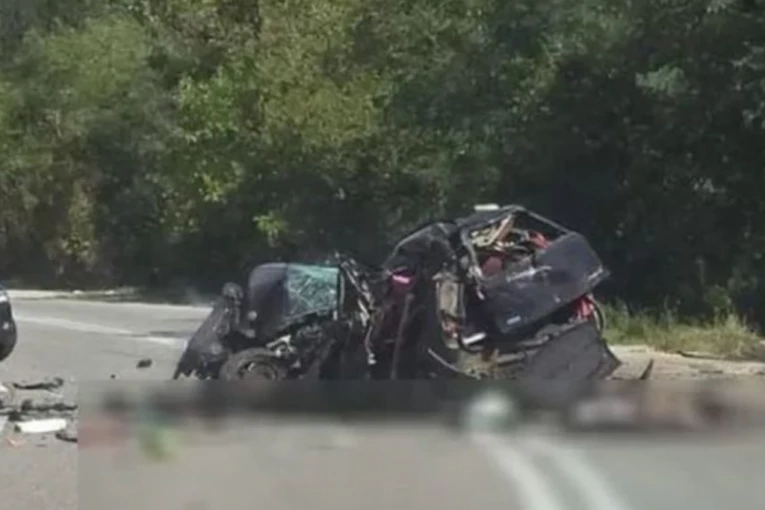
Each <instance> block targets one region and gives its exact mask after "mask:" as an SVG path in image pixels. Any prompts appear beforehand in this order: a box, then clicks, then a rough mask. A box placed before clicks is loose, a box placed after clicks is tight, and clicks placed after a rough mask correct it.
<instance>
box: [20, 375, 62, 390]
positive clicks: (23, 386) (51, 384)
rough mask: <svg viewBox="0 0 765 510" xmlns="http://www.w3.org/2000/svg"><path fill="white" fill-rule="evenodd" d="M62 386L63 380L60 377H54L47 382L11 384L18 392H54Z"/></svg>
mask: <svg viewBox="0 0 765 510" xmlns="http://www.w3.org/2000/svg"><path fill="white" fill-rule="evenodd" d="M63 385H64V380H63V379H62V378H61V377H54V378H53V379H51V380H49V381H41V382H37V383H13V387H14V388H16V389H19V390H48V391H50V390H55V389H58V388H61V387H62V386H63Z"/></svg>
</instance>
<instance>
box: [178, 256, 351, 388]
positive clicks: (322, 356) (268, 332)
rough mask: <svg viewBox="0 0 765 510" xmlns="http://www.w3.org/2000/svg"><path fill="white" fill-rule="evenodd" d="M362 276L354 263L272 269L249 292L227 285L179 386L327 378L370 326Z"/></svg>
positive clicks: (182, 368)
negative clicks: (359, 283) (363, 325)
mask: <svg viewBox="0 0 765 510" xmlns="http://www.w3.org/2000/svg"><path fill="white" fill-rule="evenodd" d="M354 271H356V269H355V267H353V266H352V262H351V261H343V262H341V263H340V264H337V265H334V266H332V265H311V264H297V263H281V262H280V263H266V264H261V265H259V266H257V267H255V268H254V269H253V270H252V271H251V272H250V275H249V278H248V280H247V282H246V283H245V285H244V286H240V285H238V284H235V283H227V284H226V285H225V286H224V287H223V290H222V292H221V296H220V297H219V299H218V301H217V302H216V303H215V305H214V306H213V309H212V311H211V312H210V314H209V315H208V317H207V318H206V319H205V321H204V322H203V323H202V324H201V325H200V327H199V328H198V330H197V331H196V333H195V334H194V335H193V336H192V338H191V339H190V340H189V342H188V344H187V346H186V350H185V352H184V353H183V355H182V356H181V359H180V360H179V362H178V365H177V368H176V372H175V374H174V376H173V378H174V379H177V378H178V377H180V376H182V375H185V376H190V375H194V376H197V377H199V378H201V379H241V378H245V376H247V375H248V374H246V373H244V372H248V373H249V375H251V376H253V377H259V378H266V379H291V378H303V377H310V376H312V375H313V376H321V375H322V371H323V370H325V369H326V362H327V361H328V360H329V359H330V358H331V357H332V356H335V358H336V357H337V356H338V355H339V351H340V350H342V349H341V347H344V346H345V345H346V343H347V342H348V341H349V339H348V337H349V335H351V334H352V333H353V332H354V327H357V325H358V324H359V323H360V321H363V320H364V318H363V314H364V304H363V303H364V301H363V296H362V295H361V293H360V291H359V290H358V289H357V288H356V286H355V282H356V280H357V277H356V276H355V273H354ZM362 292H363V290H362ZM350 350H351V349H345V350H344V351H343V354H345V353H346V352H348V351H350Z"/></svg>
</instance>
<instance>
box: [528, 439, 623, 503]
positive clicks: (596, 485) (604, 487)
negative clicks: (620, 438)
mask: <svg viewBox="0 0 765 510" xmlns="http://www.w3.org/2000/svg"><path fill="white" fill-rule="evenodd" d="M524 445H525V446H526V447H527V448H529V450H531V451H533V452H535V453H538V454H540V455H543V456H545V457H547V458H548V459H550V460H551V461H552V462H553V463H554V464H555V465H556V467H557V468H558V470H559V471H560V472H561V474H563V475H564V476H565V477H566V478H568V479H569V480H570V481H571V482H573V484H575V485H576V486H577V488H578V489H579V490H580V491H581V492H582V495H583V496H584V498H585V500H586V506H587V508H588V509H590V510H630V506H629V505H628V504H627V502H626V501H625V500H624V499H622V498H621V497H620V496H619V495H618V494H617V493H616V491H614V490H613V488H612V487H611V486H610V485H609V483H608V482H607V481H606V480H605V479H604V478H603V476H601V475H600V474H599V473H598V472H597V471H596V470H595V468H594V467H593V466H592V465H591V463H589V462H587V460H586V458H585V457H584V456H583V455H582V454H581V453H580V452H579V451H577V450H576V449H575V448H573V447H571V446H569V445H565V444H561V443H557V442H556V443H553V442H551V441H549V440H546V439H543V438H541V437H534V438H529V439H528V440H527V441H525V442H524Z"/></svg>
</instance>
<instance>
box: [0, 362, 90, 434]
mask: <svg viewBox="0 0 765 510" xmlns="http://www.w3.org/2000/svg"><path fill="white" fill-rule="evenodd" d="M63 386H64V379H62V378H60V377H54V378H52V379H49V380H44V381H40V382H35V383H26V382H13V383H11V384H5V385H4V384H2V383H0V434H1V433H3V432H4V431H5V429H6V424H8V423H12V424H13V431H14V432H16V433H20V434H50V433H54V434H56V437H57V438H59V439H61V440H63V441H67V442H76V441H77V436H76V433H75V432H67V430H69V429H71V428H72V427H73V426H74V423H75V422H76V419H77V416H76V413H77V410H78V406H77V404H74V403H69V402H66V401H63V400H62V399H61V395H58V394H54V395H53V396H50V394H48V396H47V397H43V398H23V399H19V400H21V402H20V403H18V401H17V400H15V398H14V397H15V395H16V391H17V390H18V391H35V390H37V391H40V390H44V391H51V390H55V389H59V388H61V387H63ZM11 388H13V389H11ZM33 395H34V393H33ZM4 439H5V441H6V442H7V443H8V444H9V445H11V446H13V447H16V446H19V445H20V444H23V442H19V441H17V440H14V439H13V438H11V437H6V438H4Z"/></svg>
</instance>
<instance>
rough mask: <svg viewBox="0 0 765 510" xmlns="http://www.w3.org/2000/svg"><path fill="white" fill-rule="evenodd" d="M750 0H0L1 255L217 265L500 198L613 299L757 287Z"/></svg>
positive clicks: (760, 114)
mask: <svg viewBox="0 0 765 510" xmlns="http://www.w3.org/2000/svg"><path fill="white" fill-rule="evenodd" d="M764 34H765V9H763V8H762V7H761V6H760V5H758V2H757V0H749V1H744V0H741V1H734V0H311V1H304V0H119V1H118V0H57V1H56V2H49V1H44V0H4V1H3V2H2V5H0V53H1V54H2V60H0V150H1V151H2V152H1V154H2V160H1V161H2V164H0V197H2V202H0V213H1V214H0V272H1V274H2V275H3V277H6V278H7V277H10V276H24V277H27V278H32V277H36V278H37V279H39V280H41V281H47V282H51V283H52V282H56V283H57V284H62V283H71V282H77V283H80V284H84V283H111V284H114V283H143V284H152V283H153V284H161V283H165V282H168V281H170V280H173V279H178V278H183V279H187V280H188V281H196V282H200V283H201V282H212V283H213V284H214V285H215V286H217V285H218V284H219V283H220V281H221V279H222V278H227V277H231V276H234V275H236V274H238V273H239V272H240V271H241V270H242V269H243V267H244V266H245V264H248V263H250V262H253V261H257V260H263V259H266V258H271V257H278V256H287V257H296V256H300V257H305V256H313V255H315V254H319V253H322V252H324V251H325V250H326V249H328V248H330V247H337V248H340V249H344V250H352V251H354V252H356V253H358V254H360V255H361V256H362V257H365V258H368V259H371V260H375V259H377V257H379V255H380V253H381V250H382V249H384V247H385V246H386V245H387V243H389V242H390V241H391V238H392V236H395V235H397V234H399V233H401V232H402V231H403V230H405V229H407V228H409V227H411V226H412V225H413V224H414V223H417V222H419V221H421V220H423V219H425V218H426V217H428V216H430V215H440V214H447V213H449V214H450V213H454V212H459V211H462V210H464V208H465V207H468V206H470V205H471V204H472V203H475V202H488V201H497V202H502V203H507V202H520V203H524V204H526V205H528V206H530V207H534V208H537V209H539V210H540V211H541V212H543V213H546V214H549V215H551V216H553V217H554V218H556V219H558V220H559V221H561V222H562V223H564V224H567V225H569V226H571V227H574V228H576V229H579V230H581V231H582V232H583V233H585V234H586V235H588V236H590V238H591V239H592V241H593V243H594V245H595V247H596V248H597V249H598V250H599V251H600V252H601V253H602V255H603V257H604V258H605V260H606V261H607V263H608V265H609V266H610V268H611V269H612V270H613V271H614V279H613V284H612V287H611V289H610V290H611V292H613V293H614V294H615V295H619V296H621V297H622V298H624V299H626V300H628V301H629V302H632V303H636V304H641V305H649V306H654V307H664V306H669V307H671V308H673V309H678V310H679V311H681V312H685V313H689V314H694V315H697V316H702V315H705V314H711V313H720V312H726V311H729V310H730V309H732V308H737V309H738V310H739V311H743V312H747V313H754V312H756V311H757V309H758V307H760V308H761V307H762V305H765V283H763V282H765V280H763V279H762V276H763V275H765V273H764V272H763V269H765V261H763V259H762V250H761V247H762V246H763V242H764V241H765V221H762V218H763V217H764V214H763V213H764V212H765V200H762V199H761V193H762V192H763V191H765V170H764V169H765V37H763V35H764Z"/></svg>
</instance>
